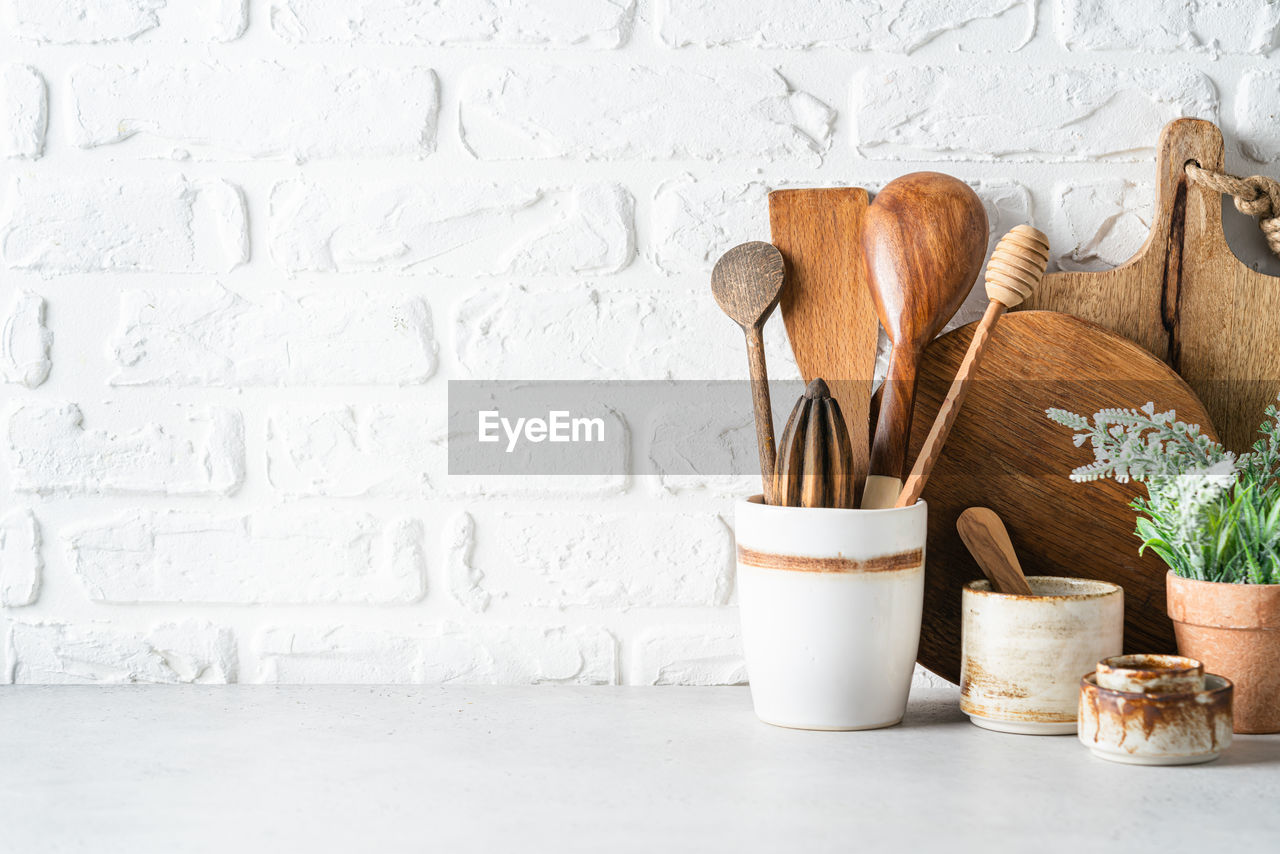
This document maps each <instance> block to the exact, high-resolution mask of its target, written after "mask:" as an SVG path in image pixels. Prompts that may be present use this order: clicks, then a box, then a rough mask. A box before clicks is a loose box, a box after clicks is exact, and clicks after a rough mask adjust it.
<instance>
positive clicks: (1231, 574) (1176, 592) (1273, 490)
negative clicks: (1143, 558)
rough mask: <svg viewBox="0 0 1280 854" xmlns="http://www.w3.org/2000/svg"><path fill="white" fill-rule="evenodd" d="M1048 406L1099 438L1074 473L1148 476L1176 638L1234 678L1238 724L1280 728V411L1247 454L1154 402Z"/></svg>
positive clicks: (1150, 537)
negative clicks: (1087, 412)
mask: <svg viewBox="0 0 1280 854" xmlns="http://www.w3.org/2000/svg"><path fill="white" fill-rule="evenodd" d="M1047 414H1048V416H1049V418H1050V419H1052V420H1053V421H1055V422H1057V423H1058V424H1061V425H1063V426H1064V427H1069V428H1071V429H1073V430H1075V431H1076V436H1075V443H1076V445H1077V446H1081V445H1084V444H1085V443H1086V442H1088V443H1090V444H1091V445H1092V447H1093V451H1094V457H1095V459H1094V461H1093V462H1092V463H1089V464H1088V465H1084V466H1081V467H1079V468H1077V469H1076V470H1075V471H1073V472H1072V473H1071V479H1072V480H1074V481H1077V482H1084V481H1090V480H1096V479H1098V478H1103V477H1114V478H1116V479H1117V480H1119V481H1121V482H1125V481H1129V480H1134V481H1141V482H1142V484H1143V485H1144V486H1145V488H1146V492H1147V495H1146V497H1145V498H1143V497H1139V498H1136V499H1134V501H1133V503H1132V507H1133V509H1134V510H1135V511H1137V514H1138V518H1137V530H1136V533H1137V535H1138V537H1139V538H1141V540H1142V545H1141V546H1140V548H1139V551H1140V552H1141V551H1145V550H1146V549H1151V550H1152V551H1154V552H1155V553H1156V554H1157V555H1159V556H1160V557H1161V558H1162V559H1163V560H1164V562H1165V563H1166V564H1168V566H1169V569H1170V572H1169V575H1168V579H1167V586H1166V590H1167V610H1168V613H1169V616H1170V617H1171V618H1172V619H1173V621H1174V630H1175V633H1176V635H1177V638H1178V650H1179V651H1180V652H1181V653H1182V654H1183V655H1185V656H1188V657H1190V658H1195V659H1198V660H1200V661H1202V662H1203V663H1204V664H1205V667H1206V669H1208V670H1210V671H1212V672H1214V673H1218V674H1221V675H1223V676H1226V677H1227V678H1228V679H1230V680H1232V681H1233V682H1234V683H1235V685H1236V695H1235V701H1236V708H1235V731H1236V732H1241V733H1246V732H1253V733H1257V732H1280V412H1278V411H1277V409H1276V407H1274V406H1272V407H1269V408H1268V409H1267V418H1266V420H1265V421H1264V422H1263V424H1262V426H1261V427H1260V428H1259V432H1261V433H1262V438H1261V439H1259V440H1258V441H1257V442H1256V443H1255V444H1254V446H1253V449H1252V450H1251V451H1248V452H1246V453H1243V454H1240V455H1239V456H1238V457H1237V456H1236V455H1235V454H1233V453H1232V452H1230V451H1228V450H1226V449H1225V448H1223V447H1222V445H1220V444H1219V443H1217V442H1215V441H1213V440H1212V439H1211V438H1210V437H1208V436H1206V435H1205V434H1204V433H1203V432H1202V431H1201V429H1200V427H1199V426H1198V425H1195V424H1186V423H1184V422H1182V421H1178V420H1177V418H1176V414H1175V413H1174V412H1172V411H1169V412H1156V411H1155V405H1154V404H1150V403H1149V404H1147V405H1146V406H1145V407H1143V408H1142V409H1141V410H1133V409H1104V410H1102V411H1101V412H1098V413H1095V414H1094V416H1093V418H1092V419H1089V418H1086V417H1084V416H1082V415H1076V414H1075V413H1072V412H1067V411H1065V410H1062V409H1050V410H1048V412H1047Z"/></svg>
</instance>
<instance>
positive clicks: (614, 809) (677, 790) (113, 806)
mask: <svg viewBox="0 0 1280 854" xmlns="http://www.w3.org/2000/svg"><path fill="white" fill-rule="evenodd" d="M1277 804H1280V736H1238V737H1237V738H1236V741H1235V744H1234V745H1233V746H1232V747H1231V748H1230V750H1229V751H1228V752H1227V753H1226V754H1224V756H1223V757H1222V758H1221V759H1219V760H1218V761H1217V762H1214V763H1212V764H1209V765H1203V766H1191V767H1184V768H1142V767H1133V766H1125V765H1115V764H1111V763H1107V762H1104V761H1102V760H1099V759H1096V758H1094V757H1093V756H1092V755H1091V754H1090V753H1089V752H1088V751H1087V750H1086V749H1085V748H1084V747H1083V746H1081V745H1080V744H1079V743H1078V742H1077V741H1076V740H1075V738H1074V737H1070V736H1059V737H1032V736H1015V735H1003V734H998V733H992V732H987V731H984V730H980V729H978V728H977V727H974V726H972V725H971V724H969V723H968V722H967V720H966V719H965V718H964V717H963V715H961V714H960V712H959V711H958V709H957V708H956V692H955V690H954V689H953V688H950V687H945V688H944V687H936V686H934V687H928V686H923V687H922V686H917V688H916V689H915V691H914V693H913V696H912V702H911V707H910V710H909V711H908V714H907V718H906V720H905V721H904V723H903V724H902V725H901V726H898V727H894V728H892V729H887V730H877V731H870V732H855V733H817V732H797V731H791V730H785V729H778V728H775V727H771V726H767V725H765V724H762V723H760V722H758V721H757V720H756V719H755V717H754V716H753V714H752V711H751V701H750V696H749V693H748V691H747V689H745V688H594V687H593V688H579V687H563V686H546V687H537V688H476V687H349V686H332V687H321V686H312V687H267V686H233V687H141V686H127V687H113V688H99V687H37V686H16V687H8V688H3V689H0V851H4V852H21V854H49V852H59V851H87V852H95V854H102V852H114V851H128V852H165V854H172V853H173V852H185V851H218V852H237V854H243V853H244V852H255V851H270V852H274V854H279V852H293V851H299V852H311V851H316V852H321V851H323V852H328V851H334V852H339V851H340V852H363V851H372V852H398V851H440V852H449V854H454V852H459V851H486V852H488V851H493V852H503V851H592V852H617V851H644V852H651V851H652V852H658V851H673V850H679V851H700V852H701V851H732V852H735V854H745V853H746V852H754V851H806V852H808V851H827V850H830V851H854V850H858V851H885V850H892V851H894V852H908V854H909V852H916V851H938V852H964V851H983V852H991V851H1001V850H1009V851H1028V850H1034V851H1036V852H1037V854H1042V852H1047V851H1059V850H1061V851H1073V852H1078V851H1080V850H1082V849H1081V847H1080V846H1081V843H1104V844H1105V846H1106V847H1107V848H1110V847H1111V846H1112V845H1114V844H1115V843H1118V842H1121V841H1131V842H1134V843H1141V844H1140V845H1139V846H1138V847H1137V848H1134V849H1131V850H1157V849H1159V850H1162V851H1165V852H1168V851H1181V850H1186V851H1191V850H1203V848H1204V847H1205V846H1208V847H1210V848H1220V847H1222V846H1224V845H1227V844H1230V845H1232V846H1236V845H1241V844H1244V845H1246V848H1244V849H1242V850H1255V851H1256V850H1264V849H1265V850H1280V809H1277Z"/></svg>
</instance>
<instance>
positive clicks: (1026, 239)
mask: <svg viewBox="0 0 1280 854" xmlns="http://www.w3.org/2000/svg"><path fill="white" fill-rule="evenodd" d="M1048 263H1049V238H1047V237H1045V236H1044V233H1043V232H1041V231H1038V230H1036V229H1034V228H1032V227H1031V226H1029V225H1017V226H1014V227H1013V229H1012V230H1011V231H1010V232H1009V233H1008V234H1006V235H1005V236H1004V237H1002V238H1000V242H999V243H998V244H996V248H995V251H994V252H992V253H991V260H990V261H988V262H987V299H989V300H991V301H990V302H989V303H987V311H986V313H985V314H983V315H982V320H981V321H979V322H978V328H977V329H975V330H974V333H973V340H971V341H970V342H969V349H968V350H967V351H966V352H965V354H964V361H963V362H961V363H960V367H959V369H957V370H956V378H955V379H954V380H952V381H951V389H950V390H949V391H948V392H947V396H946V398H944V399H943V401H942V406H941V407H939V409H938V414H937V416H936V417H935V418H934V419H933V426H932V427H931V428H930V429H929V435H928V436H926V437H925V440H924V444H923V445H922V446H921V447H920V453H919V454H918V455H916V462H915V465H913V466H912V467H911V474H910V475H908V476H907V483H906V485H905V486H904V487H903V488H902V493H901V494H900V495H899V496H898V500H897V502H895V504H894V506H895V507H909V506H910V505H912V504H915V503H916V502H917V501H918V500H920V496H921V495H923V494H924V486H925V483H926V482H927V481H928V479H929V472H931V471H933V466H934V463H936V462H937V461H938V457H939V456H941V454H942V446H943V445H944V444H945V443H946V441H947V435H948V434H949V433H950V432H951V426H952V425H953V424H955V423H956V416H957V415H959V414H960V407H961V405H962V404H963V403H964V397H965V395H966V394H967V393H968V392H969V380H971V379H973V375H974V374H975V373H977V371H978V364H979V363H980V362H981V361H982V353H983V350H984V349H985V348H986V346H987V341H988V339H990V337H991V331H992V329H994V328H995V325H996V321H997V320H999V319H1000V315H1002V314H1004V312H1005V309H1010V308H1013V307H1014V306H1015V305H1018V304H1019V303H1021V302H1022V301H1023V300H1024V299H1026V298H1027V297H1028V296H1029V295H1030V294H1031V292H1032V291H1033V290H1035V288H1036V286H1037V285H1039V284H1040V280H1041V279H1042V278H1043V277H1044V269H1045V266H1046V265H1047V264H1048Z"/></svg>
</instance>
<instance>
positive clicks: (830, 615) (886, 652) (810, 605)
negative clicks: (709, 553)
mask: <svg viewBox="0 0 1280 854" xmlns="http://www.w3.org/2000/svg"><path fill="white" fill-rule="evenodd" d="M926 523H927V511H926V509H925V504H924V502H923V501H921V502H918V503H916V504H915V505H914V506H912V507H903V508H893V509H887V510H846V509H829V508H815V507H776V506H770V505H766V504H764V503H763V502H762V501H761V499H760V496H755V497H753V498H751V499H749V500H747V501H742V502H739V503H738V505H737V509H736V516H735V528H736V536H737V544H738V601H739V607H740V611H741V615H742V640H743V648H744V651H745V653H746V660H747V675H748V676H749V678H750V681H751V699H752V702H753V703H754V704H755V710H756V715H757V716H758V717H759V718H760V719H761V720H762V721H765V722H766V723H771V724H776V725H778V726H785V727H794V728H797V729H820V730H854V729H875V728H877V727H886V726H892V725H894V724H896V723H898V722H899V721H901V720H902V715H903V713H904V712H905V711H906V707H907V694H908V692H909V691H910V689H911V674H912V671H913V670H914V667H915V660H916V648H917V646H918V645H919V642H920V613H921V610H922V608H923V604H924V547H925V536H926V533H927V524H926Z"/></svg>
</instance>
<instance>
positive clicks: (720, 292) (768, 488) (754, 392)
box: [711, 240, 783, 504]
mask: <svg viewBox="0 0 1280 854" xmlns="http://www.w3.org/2000/svg"><path fill="white" fill-rule="evenodd" d="M782 282H783V261H782V254H781V253H780V252H778V250H777V249H776V248H775V247H774V246H772V245H771V244H768V243H764V242H761V241H758V240H757V241H752V242H751V243H742V244H739V245H738V246H735V247H733V248H732V249H730V250H729V251H728V252H726V253H724V255H722V256H720V260H719V261H717V262H716V266H715V269H714V270H712V271H711V293H712V294H714V295H715V298H716V302H717V303H719V304H720V309H721V310H722V311H723V312H724V313H725V314H727V315H729V317H730V318H731V319H732V320H733V321H734V322H735V323H737V324H738V325H739V326H741V327H742V331H743V333H744V334H745V335H746V338H747V361H748V364H749V365H750V368H751V400H752V403H753V404H754V407H755V417H756V444H757V445H758V447H759V450H760V476H761V478H762V479H763V480H764V500H765V503H766V504H773V503H774V501H773V474H774V465H775V460H776V456H777V452H776V450H775V449H774V444H773V411H772V410H771V409H770V407H769V373H768V370H767V369H766V368H765V363H764V335H763V333H762V330H763V328H764V322H765V321H766V320H768V319H769V315H770V314H772V313H773V309H774V307H775V306H776V305H777V304H778V298H779V297H780V296H781V295H782Z"/></svg>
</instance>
